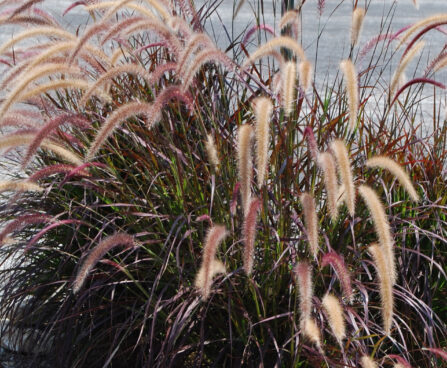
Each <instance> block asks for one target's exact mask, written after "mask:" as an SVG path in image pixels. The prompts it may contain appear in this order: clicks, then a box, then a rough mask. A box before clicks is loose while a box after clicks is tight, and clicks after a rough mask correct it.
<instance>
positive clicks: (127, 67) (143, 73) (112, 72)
mask: <svg viewBox="0 0 447 368" xmlns="http://www.w3.org/2000/svg"><path fill="white" fill-rule="evenodd" d="M124 73H126V74H133V75H136V76H139V77H141V78H143V79H144V80H146V82H147V83H148V84H150V85H151V84H152V83H151V82H152V75H151V74H150V73H149V72H148V71H147V70H146V69H145V68H144V67H142V66H141V65H138V64H130V63H126V64H124V65H118V66H114V67H112V68H111V69H109V70H108V71H107V72H106V73H104V74H102V75H101V76H100V77H99V78H98V79H97V80H96V81H95V83H93V84H92V85H91V86H90V87H89V89H88V90H87V91H86V92H85V93H84V95H83V96H82V99H81V101H80V102H79V105H80V106H85V105H86V103H87V101H88V100H89V98H90V97H91V96H92V95H93V94H94V92H95V90H96V89H97V88H98V87H99V86H100V85H101V84H104V83H105V82H107V81H112V80H113V78H115V77H117V76H119V75H120V74H124Z"/></svg>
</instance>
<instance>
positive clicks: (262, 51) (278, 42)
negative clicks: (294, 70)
mask: <svg viewBox="0 0 447 368" xmlns="http://www.w3.org/2000/svg"><path fill="white" fill-rule="evenodd" d="M276 47H285V48H288V49H290V50H291V51H293V52H294V53H295V55H296V56H297V57H298V58H299V59H300V60H306V55H305V54H304V50H303V48H302V47H301V46H300V44H299V43H298V42H296V41H295V40H294V39H293V38H291V37H287V36H279V37H275V38H274V39H272V40H270V41H268V42H267V43H265V44H264V45H262V46H261V47H259V48H258V49H257V50H256V51H255V52H254V53H253V54H251V55H250V57H249V58H248V59H247V60H246V61H245V62H244V64H242V69H245V68H246V67H247V66H248V65H250V64H252V63H254V62H255V61H256V60H257V59H259V58H261V57H263V56H265V55H266V54H268V53H270V52H271V51H272V50H273V49H275V48H276Z"/></svg>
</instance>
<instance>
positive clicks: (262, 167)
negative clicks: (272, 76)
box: [252, 97, 273, 188]
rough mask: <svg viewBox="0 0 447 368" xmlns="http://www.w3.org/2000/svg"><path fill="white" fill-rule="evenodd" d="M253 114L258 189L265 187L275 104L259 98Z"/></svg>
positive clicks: (267, 99) (255, 103)
mask: <svg viewBox="0 0 447 368" xmlns="http://www.w3.org/2000/svg"><path fill="white" fill-rule="evenodd" d="M252 108H253V112H254V115H255V118H256V126H255V133H256V166H257V169H258V177H257V179H258V187H259V188H261V187H262V186H263V185H264V179H265V173H266V170H267V161H268V148H269V138H270V119H271V118H272V113H273V104H272V102H271V101H270V99H269V98H267V97H258V98H256V99H254V100H253V104H252Z"/></svg>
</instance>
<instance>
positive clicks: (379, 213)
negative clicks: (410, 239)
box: [358, 185, 397, 285]
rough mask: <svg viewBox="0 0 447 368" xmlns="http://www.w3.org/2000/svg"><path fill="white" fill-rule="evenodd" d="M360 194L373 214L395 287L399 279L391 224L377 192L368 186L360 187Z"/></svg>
mask: <svg viewBox="0 0 447 368" xmlns="http://www.w3.org/2000/svg"><path fill="white" fill-rule="evenodd" d="M358 189H359V194H360V195H361V196H362V198H363V200H364V201H365V203H366V205H367V206H368V208H369V211H370V212H371V216H372V219H373V222H374V228H375V230H376V233H377V236H378V237H379V243H380V246H381V248H382V251H383V252H385V257H386V262H387V265H388V266H387V268H388V270H389V273H390V275H391V281H392V284H393V285H394V284H395V282H396V279H397V273H396V266H395V260H394V243H393V238H392V235H391V229H390V224H389V222H388V218H387V216H386V213H385V209H384V208H383V205H382V202H380V199H379V197H378V196H377V194H376V192H375V191H374V190H373V189H371V188H370V187H368V186H367V185H360V186H359V188H358Z"/></svg>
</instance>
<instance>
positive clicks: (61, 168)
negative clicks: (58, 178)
mask: <svg viewBox="0 0 447 368" xmlns="http://www.w3.org/2000/svg"><path fill="white" fill-rule="evenodd" d="M75 168H76V166H74V165H67V164H56V165H50V166H46V167H44V168H43V169H40V170H38V171H36V172H35V173H33V174H32V175H31V176H30V177H29V178H28V179H27V180H28V181H38V180H39V179H41V178H46V177H48V176H50V175H53V174H58V173H69V172H71V171H72V170H73V169H75ZM82 174H83V175H85V174H88V173H87V172H83V173H82Z"/></svg>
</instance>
